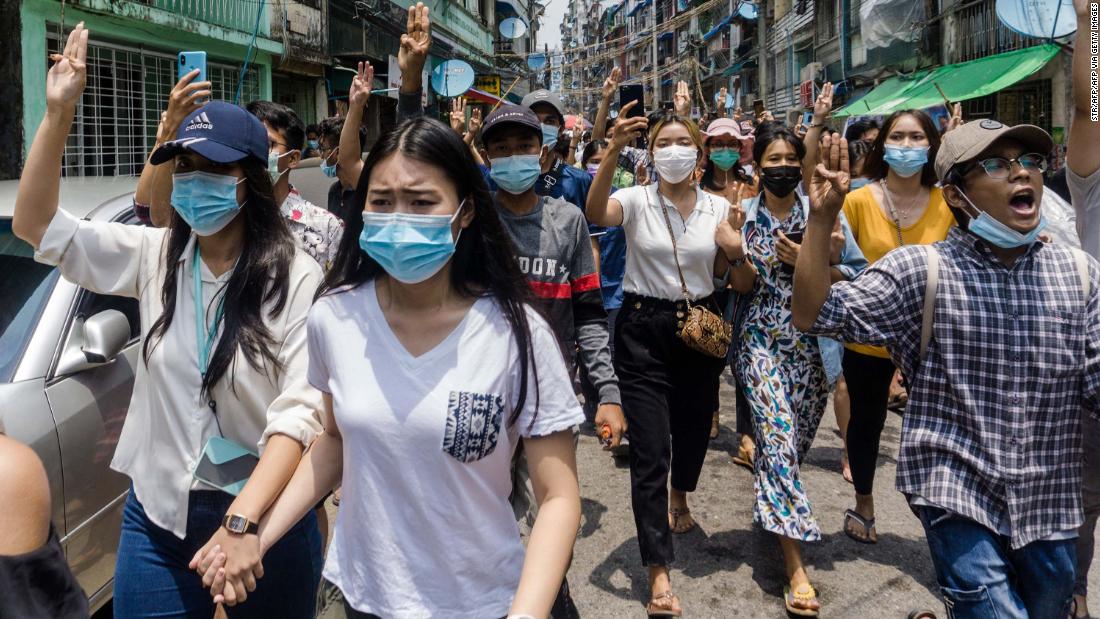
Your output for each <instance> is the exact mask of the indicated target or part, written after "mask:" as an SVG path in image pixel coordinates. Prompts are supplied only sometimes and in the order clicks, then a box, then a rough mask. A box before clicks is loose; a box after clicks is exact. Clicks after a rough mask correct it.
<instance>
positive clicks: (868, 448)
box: [844, 348, 894, 494]
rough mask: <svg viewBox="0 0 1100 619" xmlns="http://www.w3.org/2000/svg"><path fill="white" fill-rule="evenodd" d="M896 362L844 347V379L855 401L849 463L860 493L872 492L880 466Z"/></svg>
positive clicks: (853, 402)
mask: <svg viewBox="0 0 1100 619" xmlns="http://www.w3.org/2000/svg"><path fill="white" fill-rule="evenodd" d="M893 378H894V363H893V362H892V361H890V360H889V359H882V358H881V357H872V356H870V355H865V354H863V353H858V352H853V351H851V350H848V349H847V348H845V349H844V380H845V381H846V382H847V383H848V397H849V398H850V399H851V402H852V418H851V421H849V422H848V437H847V438H848V464H849V466H851V468H852V482H853V484H854V485H855V487H856V494H871V491H872V490H873V489H874V485H875V467H876V466H877V465H878V446H879V438H880V437H881V436H882V427H883V426H884V425H885V424H886V401H887V399H888V398H889V395H890V381H892V380H893Z"/></svg>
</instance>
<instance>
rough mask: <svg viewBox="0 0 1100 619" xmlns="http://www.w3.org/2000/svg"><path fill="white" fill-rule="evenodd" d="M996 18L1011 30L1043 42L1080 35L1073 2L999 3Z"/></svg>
mask: <svg viewBox="0 0 1100 619" xmlns="http://www.w3.org/2000/svg"><path fill="white" fill-rule="evenodd" d="M997 18H998V19H1000V20H1001V22H1002V23H1003V24H1004V25H1005V26H1006V27H1008V28H1009V29H1010V30H1014V31H1016V32H1019V33H1020V34H1022V35H1024V36H1029V37H1036V38H1040V39H1048V38H1049V39H1059V38H1062V37H1067V36H1069V35H1071V34H1073V33H1074V32H1076V31H1077V14H1076V13H1074V11H1073V0H997Z"/></svg>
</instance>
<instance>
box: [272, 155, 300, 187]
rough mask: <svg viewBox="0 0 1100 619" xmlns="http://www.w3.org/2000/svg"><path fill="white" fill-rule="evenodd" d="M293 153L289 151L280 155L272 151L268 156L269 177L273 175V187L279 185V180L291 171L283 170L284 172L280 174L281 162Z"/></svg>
mask: <svg viewBox="0 0 1100 619" xmlns="http://www.w3.org/2000/svg"><path fill="white" fill-rule="evenodd" d="M293 152H294V151H292V150H289V151H287V152H285V153H283V154H281V155H280V154H279V153H277V152H275V151H271V152H269V153H268V154H267V173H268V174H269V175H271V184H272V185H274V184H275V183H278V182H279V179H280V178H282V176H283V174H286V173H287V172H289V171H290V170H289V169H287V170H283V171H282V172H280V171H279V160H280V159H282V158H283V157H286V156H287V155H289V154H290V153H293Z"/></svg>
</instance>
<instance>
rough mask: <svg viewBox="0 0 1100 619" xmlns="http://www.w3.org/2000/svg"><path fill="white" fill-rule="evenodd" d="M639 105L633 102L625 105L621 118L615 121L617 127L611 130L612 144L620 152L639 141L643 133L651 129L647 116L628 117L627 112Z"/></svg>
mask: <svg viewBox="0 0 1100 619" xmlns="http://www.w3.org/2000/svg"><path fill="white" fill-rule="evenodd" d="M637 104H638V102H637V101H631V102H630V103H627V104H626V105H624V106H623V109H621V110H619V117H618V118H617V119H615V127H614V128H613V129H612V130H611V143H612V144H613V145H614V146H615V147H616V148H617V149H618V150H622V149H623V148H625V147H626V146H628V145H629V144H630V143H631V142H633V141H634V140H636V139H638V136H639V135H640V134H641V132H642V131H645V130H646V129H647V128H649V119H647V118H646V117H645V116H634V117H631V118H628V117H627V112H629V111H630V110H631V108H633V107H634V106H635V105H637Z"/></svg>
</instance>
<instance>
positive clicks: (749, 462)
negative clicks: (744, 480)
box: [733, 447, 756, 473]
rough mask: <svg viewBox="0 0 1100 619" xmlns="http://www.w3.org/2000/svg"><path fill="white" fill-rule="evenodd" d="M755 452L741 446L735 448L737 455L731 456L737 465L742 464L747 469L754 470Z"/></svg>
mask: <svg viewBox="0 0 1100 619" xmlns="http://www.w3.org/2000/svg"><path fill="white" fill-rule="evenodd" d="M754 460H755V454H754V453H752V452H751V451H748V450H746V449H744V448H742V447H738V448H737V455H736V456H734V457H733V463H734V464H736V465H738V466H743V467H745V468H747V469H748V470H749V471H752V472H754V473H755V472H756V466H755V462H754Z"/></svg>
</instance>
